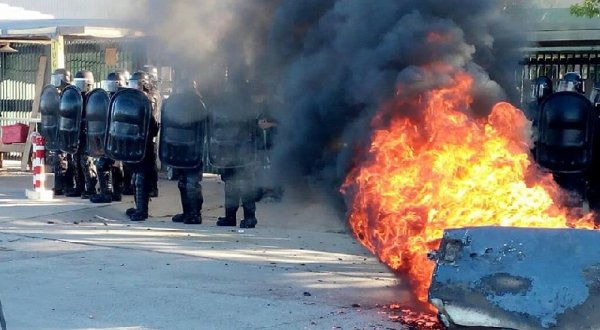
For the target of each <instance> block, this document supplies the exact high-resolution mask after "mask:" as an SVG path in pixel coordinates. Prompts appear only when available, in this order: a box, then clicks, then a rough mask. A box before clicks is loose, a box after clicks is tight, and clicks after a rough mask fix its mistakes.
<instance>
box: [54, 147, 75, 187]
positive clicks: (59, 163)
mask: <svg viewBox="0 0 600 330" xmlns="http://www.w3.org/2000/svg"><path fill="white" fill-rule="evenodd" d="M70 163H72V157H71V155H69V154H67V153H65V152H62V151H54V152H52V167H53V172H54V193H55V194H56V195H63V194H65V193H68V192H71V191H73V188H74V186H73V184H74V182H73V167H72V166H69V164H70Z"/></svg>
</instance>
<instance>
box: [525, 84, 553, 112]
mask: <svg viewBox="0 0 600 330" xmlns="http://www.w3.org/2000/svg"><path fill="white" fill-rule="evenodd" d="M550 94H552V80H551V79H550V78H548V77H546V76H540V77H537V78H535V79H534V80H533V81H532V84H531V98H530V100H529V106H528V110H529V111H528V113H526V116H527V119H529V120H532V121H533V122H534V123H535V121H536V116H537V113H538V108H539V106H540V104H542V101H544V99H545V98H546V97H548V96H549V95H550Z"/></svg>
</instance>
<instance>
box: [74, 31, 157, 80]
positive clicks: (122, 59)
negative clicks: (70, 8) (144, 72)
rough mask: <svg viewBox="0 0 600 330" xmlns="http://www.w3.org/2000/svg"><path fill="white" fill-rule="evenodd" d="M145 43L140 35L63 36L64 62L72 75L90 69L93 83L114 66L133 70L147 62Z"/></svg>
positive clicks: (102, 78)
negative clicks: (108, 37)
mask: <svg viewBox="0 0 600 330" xmlns="http://www.w3.org/2000/svg"><path fill="white" fill-rule="evenodd" d="M146 59H147V55H146V43H145V39H143V38H131V39H129V38H123V39H65V62H66V63H65V64H66V67H67V69H68V70H70V71H71V74H73V75H74V74H75V73H76V72H77V71H81V70H89V71H91V72H92V73H93V74H94V80H95V81H96V83H95V86H96V87H100V83H101V81H102V80H104V79H106V76H107V75H108V74H109V73H110V72H113V71H115V70H117V69H125V70H129V72H131V73H133V71H135V70H138V69H140V68H141V67H142V66H143V65H144V64H146Z"/></svg>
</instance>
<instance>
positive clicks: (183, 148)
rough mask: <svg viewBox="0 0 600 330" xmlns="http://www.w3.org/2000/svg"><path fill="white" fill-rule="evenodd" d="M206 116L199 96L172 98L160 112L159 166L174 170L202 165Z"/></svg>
mask: <svg viewBox="0 0 600 330" xmlns="http://www.w3.org/2000/svg"><path fill="white" fill-rule="evenodd" d="M206 119H207V112H206V108H205V107H204V103H203V102H202V99H201V98H200V96H199V95H197V94H195V93H191V92H187V93H178V94H174V95H171V97H169V99H167V100H166V101H165V102H164V103H163V107H162V109H161V133H160V143H159V147H158V154H159V157H160V160H161V162H163V163H165V164H167V165H168V166H171V167H174V168H196V167H199V166H201V165H202V156H203V152H204V136H205V134H206Z"/></svg>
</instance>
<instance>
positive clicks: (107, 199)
mask: <svg viewBox="0 0 600 330" xmlns="http://www.w3.org/2000/svg"><path fill="white" fill-rule="evenodd" d="M112 201H113V200H112V195H110V194H108V195H107V194H96V195H92V196H91V197H90V202H92V203H98V204H102V203H112Z"/></svg>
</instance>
